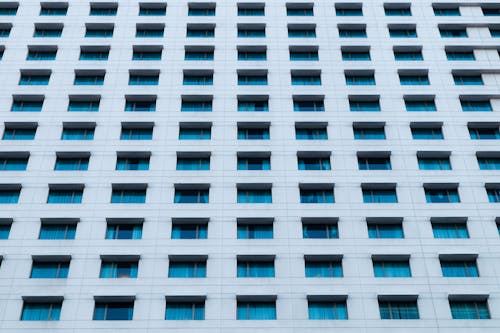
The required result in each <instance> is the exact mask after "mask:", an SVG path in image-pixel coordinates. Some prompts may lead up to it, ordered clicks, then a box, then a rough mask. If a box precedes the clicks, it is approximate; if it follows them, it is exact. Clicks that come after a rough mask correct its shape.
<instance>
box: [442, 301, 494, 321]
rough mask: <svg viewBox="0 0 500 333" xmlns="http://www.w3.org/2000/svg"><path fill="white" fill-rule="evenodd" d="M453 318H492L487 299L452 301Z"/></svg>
mask: <svg viewBox="0 0 500 333" xmlns="http://www.w3.org/2000/svg"><path fill="white" fill-rule="evenodd" d="M450 309H451V316H452V318H453V319H490V318H491V316H490V311H489V310H488V304H487V302H486V301H450Z"/></svg>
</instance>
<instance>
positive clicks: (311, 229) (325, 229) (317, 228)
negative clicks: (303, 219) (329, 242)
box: [302, 223, 339, 238]
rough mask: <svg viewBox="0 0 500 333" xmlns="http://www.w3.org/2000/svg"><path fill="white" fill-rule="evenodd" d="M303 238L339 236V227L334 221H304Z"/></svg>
mask: <svg viewBox="0 0 500 333" xmlns="http://www.w3.org/2000/svg"><path fill="white" fill-rule="evenodd" d="M302 237H303V238H339V228H338V225H337V224H336V223H328V224H322V223H304V224H302Z"/></svg>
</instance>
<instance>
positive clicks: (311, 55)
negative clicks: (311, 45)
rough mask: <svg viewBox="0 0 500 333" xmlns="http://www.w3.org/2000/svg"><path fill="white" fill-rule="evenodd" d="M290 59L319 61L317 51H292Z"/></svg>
mask: <svg viewBox="0 0 500 333" xmlns="http://www.w3.org/2000/svg"><path fill="white" fill-rule="evenodd" d="M290 60H292V61H297V60H298V61H317V60H319V56H318V52H317V51H310V52H308V51H305V52H302V51H290Z"/></svg>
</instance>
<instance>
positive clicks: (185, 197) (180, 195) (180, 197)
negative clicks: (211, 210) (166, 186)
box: [174, 189, 208, 204]
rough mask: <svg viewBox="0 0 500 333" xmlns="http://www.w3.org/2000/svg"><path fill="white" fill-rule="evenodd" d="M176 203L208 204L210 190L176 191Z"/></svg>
mask: <svg viewBox="0 0 500 333" xmlns="http://www.w3.org/2000/svg"><path fill="white" fill-rule="evenodd" d="M174 203H188V204H194V203H203V204H206V203H208V190H177V189H176V190H175V196H174Z"/></svg>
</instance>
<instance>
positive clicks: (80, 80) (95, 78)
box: [73, 75, 104, 86]
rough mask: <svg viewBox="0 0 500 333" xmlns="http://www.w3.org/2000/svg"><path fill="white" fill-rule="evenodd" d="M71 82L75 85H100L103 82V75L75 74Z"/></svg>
mask: <svg viewBox="0 0 500 333" xmlns="http://www.w3.org/2000/svg"><path fill="white" fill-rule="evenodd" d="M73 84H74V85H75V86H90V85H96V86H102V85H103V84H104V75H77V76H75V81H74V82H73Z"/></svg>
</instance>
